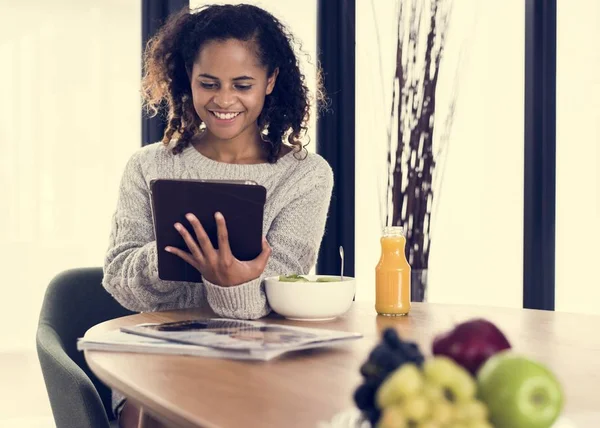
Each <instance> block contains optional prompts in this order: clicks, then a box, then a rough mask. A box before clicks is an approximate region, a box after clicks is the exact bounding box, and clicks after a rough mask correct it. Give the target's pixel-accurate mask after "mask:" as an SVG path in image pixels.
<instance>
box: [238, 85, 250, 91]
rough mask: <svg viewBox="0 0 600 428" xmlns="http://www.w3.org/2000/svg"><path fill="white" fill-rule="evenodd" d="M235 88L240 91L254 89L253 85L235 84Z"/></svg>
mask: <svg viewBox="0 0 600 428" xmlns="http://www.w3.org/2000/svg"><path fill="white" fill-rule="evenodd" d="M235 88H236V89H237V90H239V91H249V90H250V89H252V85H235Z"/></svg>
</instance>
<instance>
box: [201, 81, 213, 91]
mask: <svg viewBox="0 0 600 428" xmlns="http://www.w3.org/2000/svg"><path fill="white" fill-rule="evenodd" d="M200 86H202V87H203V88H204V89H215V88H216V87H217V85H216V83H208V82H200Z"/></svg>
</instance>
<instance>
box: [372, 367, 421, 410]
mask: <svg viewBox="0 0 600 428" xmlns="http://www.w3.org/2000/svg"><path fill="white" fill-rule="evenodd" d="M422 387H423V376H422V374H421V371H420V370H419V369H418V367H417V366H416V365H415V364H412V363H407V364H404V365H402V366H400V368H398V369H397V370H395V371H394V372H392V373H391V374H390V375H389V376H388V377H387V379H386V380H385V381H384V382H383V384H382V385H381V386H380V387H379V389H378V390H377V393H376V395H375V402H376V403H377V406H378V407H379V408H380V409H383V408H385V407H387V406H391V405H393V404H395V403H401V402H402V400H403V399H405V398H407V397H412V396H414V395H416V394H418V393H419V392H420V391H421V388H422Z"/></svg>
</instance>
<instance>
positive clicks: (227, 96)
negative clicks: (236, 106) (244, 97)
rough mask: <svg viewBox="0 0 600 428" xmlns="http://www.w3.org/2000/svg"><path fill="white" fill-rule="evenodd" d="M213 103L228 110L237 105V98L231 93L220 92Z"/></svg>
mask: <svg viewBox="0 0 600 428" xmlns="http://www.w3.org/2000/svg"><path fill="white" fill-rule="evenodd" d="M213 101H214V102H215V104H216V105H218V106H219V107H222V108H227V107H229V106H231V105H233V103H235V97H234V96H233V94H231V92H229V91H220V92H219V93H218V94H216V95H215V97H214V99H213Z"/></svg>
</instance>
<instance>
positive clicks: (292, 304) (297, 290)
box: [265, 275, 356, 321]
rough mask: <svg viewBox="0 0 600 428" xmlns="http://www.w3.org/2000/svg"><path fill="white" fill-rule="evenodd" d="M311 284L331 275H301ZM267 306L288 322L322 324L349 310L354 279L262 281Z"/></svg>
mask: <svg viewBox="0 0 600 428" xmlns="http://www.w3.org/2000/svg"><path fill="white" fill-rule="evenodd" d="M303 276H304V277H306V278H307V279H308V280H310V281H314V280H316V279H317V278H320V277H327V278H332V277H333V275H303ZM265 289H266V293H267V299H268V300H269V305H270V306H271V308H273V310H274V311H275V312H277V313H278V314H280V315H283V316H284V317H286V318H288V319H291V320H299V321H325V320H331V319H334V318H336V317H338V316H340V315H342V314H344V313H346V312H347V311H348V309H350V306H351V305H352V300H353V298H354V295H355V293H356V280H355V279H354V278H351V277H344V281H335V282H282V281H279V276H273V277H269V278H266V279H265Z"/></svg>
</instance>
